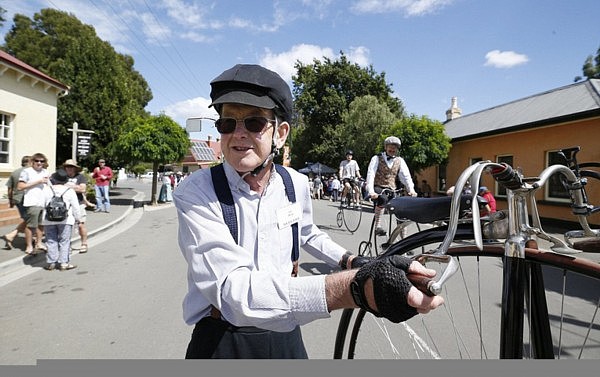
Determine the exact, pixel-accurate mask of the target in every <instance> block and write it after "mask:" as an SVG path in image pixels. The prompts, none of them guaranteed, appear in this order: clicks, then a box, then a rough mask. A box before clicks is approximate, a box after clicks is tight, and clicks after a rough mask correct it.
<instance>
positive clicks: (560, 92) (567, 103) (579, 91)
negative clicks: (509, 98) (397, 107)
mask: <svg viewBox="0 0 600 377" xmlns="http://www.w3.org/2000/svg"><path fill="white" fill-rule="evenodd" d="M594 111H598V112H599V114H600V80H598V79H590V80H586V81H582V82H578V83H574V84H571V85H567V86H563V87H560V88H557V89H553V90H549V91H547V92H543V93H540V94H536V95H533V96H530V97H526V98H523V99H520V100H516V101H513V102H509V103H506V104H504V105H500V106H496V107H492V108H490V109H487V110H482V111H479V112H476V113H473V114H468V115H464V116H461V117H459V118H456V119H453V120H450V121H448V122H446V123H445V127H446V134H447V135H448V136H449V137H450V138H452V139H453V140H457V139H464V138H472V137H479V136H484V135H486V134H495V133H499V132H502V131H509V130H510V129H511V128H515V129H518V128H527V127H528V126H530V127H535V125H538V124H540V123H543V122H545V121H549V120H551V119H555V120H556V119H560V118H568V117H573V116H576V115H577V114H586V113H589V112H594Z"/></svg>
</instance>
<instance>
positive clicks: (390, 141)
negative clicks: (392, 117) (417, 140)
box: [383, 136, 402, 149]
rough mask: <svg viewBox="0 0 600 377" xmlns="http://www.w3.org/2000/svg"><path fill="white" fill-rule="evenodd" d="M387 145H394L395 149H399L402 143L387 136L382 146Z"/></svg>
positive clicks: (394, 137) (395, 138) (393, 137)
mask: <svg viewBox="0 0 600 377" xmlns="http://www.w3.org/2000/svg"><path fill="white" fill-rule="evenodd" d="M388 144H396V147H397V148H398V149H400V145H402V142H401V141H400V139H398V138H397V137H396V136H388V137H386V138H385V140H384V141H383V146H384V147H385V146H386V145H388Z"/></svg>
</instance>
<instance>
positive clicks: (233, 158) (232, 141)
mask: <svg viewBox="0 0 600 377" xmlns="http://www.w3.org/2000/svg"><path fill="white" fill-rule="evenodd" d="M247 117H264V118H267V119H275V115H274V114H273V111H272V110H267V109H262V108H258V107H254V106H247V105H241V104H233V103H226V104H223V108H222V111H221V118H234V119H237V120H238V122H237V124H236V127H235V130H234V131H233V132H231V133H225V134H221V150H222V151H223V155H224V156H225V159H226V160H227V162H229V164H231V166H233V168H234V169H235V170H237V171H238V172H248V171H252V170H254V169H255V168H256V167H257V166H259V165H260V164H262V163H263V161H264V160H265V159H266V158H267V156H268V155H269V154H270V153H271V143H272V139H273V132H275V122H270V123H269V124H267V125H266V127H265V128H264V129H263V130H262V131H260V132H250V131H248V130H247V129H246V127H245V126H244V123H243V121H242V120H243V119H244V118H247ZM285 125H287V123H282V124H281V126H280V129H279V132H278V135H277V139H276V143H277V147H279V148H280V147H281V146H283V143H284V142H285V139H286V137H287V132H288V131H289V128H288V127H287V126H285Z"/></svg>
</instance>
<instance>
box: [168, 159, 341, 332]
mask: <svg viewBox="0 0 600 377" xmlns="http://www.w3.org/2000/svg"><path fill="white" fill-rule="evenodd" d="M224 168H225V173H226V176H227V181H228V183H229V186H230V188H231V192H232V195H233V200H234V205H235V210H236V215H237V221H238V229H239V235H238V239H239V246H238V245H236V244H235V242H234V240H233V238H232V236H231V234H230V232H229V228H228V227H227V224H226V223H225V221H224V220H223V213H222V209H221V205H220V203H219V200H218V199H217V195H216V194H215V190H214V186H213V182H212V178H211V174H210V169H202V170H198V171H196V172H195V173H194V174H192V175H190V176H189V177H188V178H187V179H186V180H184V181H182V182H181V184H180V185H179V186H178V188H177V190H175V192H174V193H173V200H174V203H175V206H176V208H177V213H178V218H179V234H178V240H179V247H180V249H181V251H182V253H183V256H184V257H185V259H186V261H187V263H188V272H187V275H188V293H187V295H186V296H185V298H184V302H183V316H184V320H185V322H186V323H187V324H190V325H192V324H195V323H197V322H198V321H199V320H200V319H202V318H203V317H206V316H208V315H209V313H210V306H211V305H213V306H215V307H216V308H218V309H219V310H220V311H221V315H222V316H223V318H224V319H225V320H227V321H228V322H230V323H231V324H233V325H235V326H255V327H259V328H263V329H267V330H273V331H291V330H293V329H294V328H295V327H296V326H298V325H303V324H306V323H308V322H311V321H314V320H316V319H319V318H328V317H330V314H329V312H328V310H327V303H326V297H325V275H314V276H302V277H292V276H291V272H292V268H293V264H292V261H291V253H292V242H293V241H292V228H291V226H290V225H286V226H282V225H278V224H281V223H282V220H285V218H284V217H283V213H285V212H286V211H285V209H289V206H290V205H291V203H290V202H289V201H288V199H287V196H286V193H285V186H284V184H283V180H282V179H281V176H280V175H279V174H277V173H276V172H275V170H274V169H272V173H271V179H270V182H269V184H268V185H267V187H266V188H265V190H264V192H263V194H262V196H261V195H259V194H258V193H256V192H254V191H252V190H251V189H250V186H249V185H248V184H247V183H246V182H245V181H244V180H243V179H242V178H241V177H240V175H239V174H238V173H237V172H236V171H235V170H234V169H233V168H232V167H231V165H229V164H228V163H227V162H225V163H224ZM288 171H289V172H290V175H291V177H292V181H293V184H294V188H295V192H296V199H297V202H296V203H297V205H299V211H298V215H299V217H300V221H299V233H300V234H299V236H300V245H301V246H302V248H303V249H304V250H305V251H307V252H309V253H310V254H311V255H313V256H314V257H316V258H318V259H320V260H322V261H324V262H326V263H327V264H328V265H330V266H337V263H338V262H339V260H340V259H341V257H342V255H343V254H344V253H345V252H346V250H345V249H344V248H343V247H342V246H340V245H338V244H336V243H335V242H333V240H331V238H330V237H329V236H328V235H327V234H326V233H324V232H322V231H321V230H319V229H318V228H317V226H316V225H315V224H314V223H313V220H312V202H311V198H310V190H309V184H308V179H307V177H306V176H305V175H303V174H300V173H298V172H296V171H295V170H292V169H288ZM278 216H279V221H278ZM301 259H302V257H301V256H300V262H301Z"/></svg>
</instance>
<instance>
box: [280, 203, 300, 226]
mask: <svg viewBox="0 0 600 377" xmlns="http://www.w3.org/2000/svg"><path fill="white" fill-rule="evenodd" d="M301 218H302V211H301V209H300V204H298V203H293V204H290V205H289V206H287V207H284V208H280V209H278V210H277V227H278V228H279V229H283V228H286V227H288V226H291V225H292V224H294V223H297V222H300V219H301Z"/></svg>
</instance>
